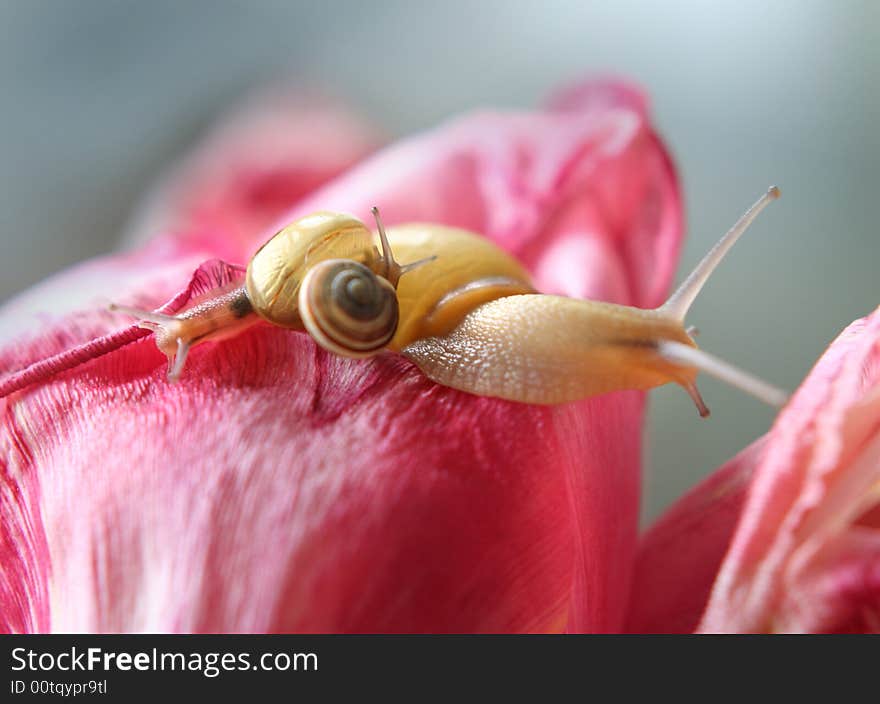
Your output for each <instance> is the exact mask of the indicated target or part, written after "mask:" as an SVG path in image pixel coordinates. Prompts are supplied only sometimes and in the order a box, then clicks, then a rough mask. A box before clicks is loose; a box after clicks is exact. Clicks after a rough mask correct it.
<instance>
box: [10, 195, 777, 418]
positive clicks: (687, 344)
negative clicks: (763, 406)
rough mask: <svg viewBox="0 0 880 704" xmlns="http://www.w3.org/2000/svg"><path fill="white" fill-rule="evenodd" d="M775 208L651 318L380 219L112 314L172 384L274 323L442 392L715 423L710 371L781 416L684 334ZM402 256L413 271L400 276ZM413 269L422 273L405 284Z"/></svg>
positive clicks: (332, 219) (467, 242)
mask: <svg viewBox="0 0 880 704" xmlns="http://www.w3.org/2000/svg"><path fill="white" fill-rule="evenodd" d="M778 197H779V190H778V189H777V188H776V187H775V186H774V187H772V188H770V189H769V190H768V191H767V192H766V193H765V194H764V195H763V196H761V198H759V199H758V201H757V202H756V203H755V204H754V205H752V207H751V208H749V209H748V210H747V211H746V212H745V213H744V214H743V215H742V216H741V217H740V219H739V220H738V221H737V222H736V224H735V225H734V226H733V227H732V228H731V229H730V230H729V231H728V232H727V233H726V234H725V235H724V236H723V237H722V238H721V240H720V241H719V242H718V243H717V244H716V245H715V246H714V247H713V248H712V249H711V250H710V251H709V253H708V254H707V255H706V256H705V258H704V259H703V260H702V261H701V262H700V263H699V264H698V265H697V267H696V268H695V269H694V271H693V272H691V274H690V275H689V276H688V277H687V278H686V279H685V281H684V282H683V283H682V284H681V286H680V287H679V288H678V289H677V290H676V291H675V292H674V293H673V294H672V296H670V297H669V299H668V300H667V301H666V303H664V304H663V305H661V306H660V307H659V308H656V309H652V310H645V309H639V308H634V307H630V306H624V305H617V304H612V303H605V302H601V301H587V300H579V299H573V298H566V297H563V296H554V295H548V294H542V293H539V292H537V291H536V290H535V288H534V286H533V285H532V283H531V280H530V277H529V275H528V273H527V272H526V270H525V269H524V268H523V266H522V265H521V264H520V263H519V262H517V260H516V259H515V258H514V257H512V256H511V255H509V254H507V253H506V252H504V251H503V250H501V249H500V248H499V247H497V246H496V245H494V244H493V243H491V242H490V241H489V240H487V239H485V238H483V237H481V236H479V235H476V234H474V233H470V232H467V231H464V230H460V229H456V228H451V227H444V226H439V225H429V224H410V225H402V226H397V227H394V228H391V229H389V230H388V231H387V232H386V230H385V228H384V227H383V225H382V221H381V219H380V217H379V212H378V209H376V208H373V215H374V217H375V220H376V227H377V231H378V237H379V247H377V246H376V245H375V244H374V241H373V234H372V233H371V231H370V230H369V229H368V228H367V226H366V225H365V224H364V223H362V222H361V221H360V220H358V219H356V218H354V217H353V216H351V215H346V214H341V213H330V212H319V213H315V214H312V215H308V216H306V217H304V218H302V219H300V220H297V221H296V222H294V223H292V224H290V225H288V226H287V227H285V228H284V229H282V230H281V231H279V232H278V233H277V234H276V235H275V236H273V237H272V238H271V239H270V240H269V241H268V242H266V243H265V244H264V245H263V246H262V247H261V248H260V249H259V250H258V251H257V253H256V254H255V255H254V256H253V258H252V259H251V260H250V262H249V263H248V265H247V269H246V270H243V271H244V273H245V276H244V283H241V281H240V280H239V281H235V282H232V283H230V284H228V285H226V286H222V287H220V288H218V289H215V290H213V291H209V292H208V293H206V294H204V295H202V296H200V297H198V298H197V299H196V300H194V301H192V302H191V303H190V304H189V305H188V306H187V307H186V308H185V309H184V310H183V311H181V312H179V313H177V314H176V315H173V316H172V315H165V314H162V313H156V312H149V311H142V310H138V309H135V308H130V307H126V306H115V305H114V306H111V308H112V309H113V310H117V311H119V312H122V313H127V314H129V315H132V316H134V317H136V318H137V319H138V320H139V321H140V322H139V323H138V324H139V325H140V326H142V327H146V328H148V329H149V330H151V331H153V332H154V334H155V341H156V344H157V346H158V347H159V349H160V350H162V351H163V352H164V353H165V354H166V355H167V356H168V359H169V368H168V378H169V380H171V381H175V380H177V379H178V378H179V377H180V375H181V373H182V371H183V369H184V365H185V362H186V358H187V354H188V352H189V351H190V349H192V347H193V346H195V345H197V344H200V343H202V342H205V341H209V340H213V341H218V340H222V339H223V338H227V337H230V336H233V335H237V334H239V333H240V332H242V331H243V330H244V329H245V328H247V327H249V326H251V325H254V324H256V323H259V322H268V323H271V324H273V325H276V326H279V327H282V328H288V329H292V330H299V331H305V332H307V333H309V334H310V335H311V336H312V337H313V338H314V339H315V341H316V342H317V343H318V344H319V345H321V346H322V347H324V348H325V349H327V350H329V351H331V352H333V353H335V354H338V355H343V356H348V357H354V358H363V357H369V356H371V355H375V354H378V353H379V352H381V351H383V350H390V351H392V352H397V353H400V354H402V355H404V356H405V357H407V358H408V359H410V360H411V361H412V362H414V363H415V364H416V366H417V367H418V368H419V369H420V370H421V371H422V372H423V373H424V374H425V375H426V376H427V377H429V378H430V379H432V380H434V381H435V382H437V383H439V384H443V385H445V386H450V387H453V388H456V389H460V390H462V391H467V392H470V393H473V394H478V395H483V396H494V397H499V398H504V399H508V400H513V401H521V402H525V403H535V404H559V403H566V402H570V401H576V400H580V399H584V398H588V397H591V396H595V395H598V394H602V393H607V392H610V391H615V390H622V389H642V390H644V389H650V388H653V387H656V386H660V385H662V384H666V383H669V382H673V383H677V384H679V385H680V386H682V387H683V388H684V389H685V390H686V391H687V392H688V394H689V395H690V396H691V398H692V399H693V401H694V404H695V405H696V407H697V410H698V411H699V413H700V415H701V416H707V415H708V414H709V410H708V408H707V407H706V404H705V403H704V402H703V399H702V397H701V395H700V393H699V391H698V390H697V386H696V377H697V374H698V372H700V371H703V372H706V373H708V374H710V375H714V376H716V377H718V378H720V379H721V380H722V381H726V382H727V383H730V384H731V385H733V386H736V387H738V388H740V389H741V390H743V391H745V392H747V393H750V394H752V395H753V396H756V397H757V398H759V399H761V400H762V401H765V402H767V403H769V404H771V405H775V406H781V405H783V404H784V403H785V400H786V394H785V393H784V392H783V391H781V390H779V389H777V388H775V387H773V386H771V385H769V384H767V383H765V382H763V381H761V380H760V379H757V378H755V377H753V376H752V375H750V374H748V373H746V372H744V371H742V370H740V369H737V368H736V367H734V366H732V365H730V364H728V363H726V362H724V361H722V360H720V359H718V358H716V357H714V356H712V355H710V354H708V353H706V352H704V351H702V350H699V349H698V348H697V346H696V343H695V342H694V339H693V337H694V335H695V331H694V329H693V328H686V327H685V325H684V317H685V315H686V313H687V311H688V309H689V308H690V306H691V304H692V303H693V301H694V299H695V298H696V296H697V294H698V293H699V292H700V290H701V289H702V287H703V285H704V284H705V283H706V281H707V280H708V278H709V276H710V275H711V273H712V272H713V271H714V269H715V268H716V267H717V266H718V264H719V263H720V262H721V260H722V259H723V258H724V256H725V255H726V253H727V252H728V251H729V250H730V248H731V247H732V246H733V244H734V243H735V242H736V240H737V239H738V238H739V237H740V236H741V235H742V234H743V233H744V232H745V231H746V229H747V228H748V226H749V225H750V224H751V223H752V221H753V220H754V219H755V217H756V216H757V215H758V213H759V212H760V211H761V210H763V209H764V208H765V207H766V206H767V205H768V204H769V203H770V202H771V201H773V200H775V199H776V198H778ZM397 256H400V257H402V259H403V260H405V261H409V262H411V263H409V264H406V265H401V264H399V263H398V261H397V259H396V257H397ZM415 269H419V272H418V275H412V276H404V275H405V274H407V273H409V272H411V271H413V270H415ZM56 366H58V365H56ZM46 368H47V369H49V368H50V367H46ZM59 368H60V367H59ZM27 373H28V370H25V372H24V373H23V374H22V377H23V378H24V377H26V375H27ZM31 377H33V374H32V375H31ZM13 382H14V380H12V381H8V380H7V382H4V383H0V396H2V395H5V394H6V393H10V392H11V391H10V390H15V389H16V388H21V386H22V385H25V384H24V383H18V384H15V383H13ZM28 383H30V382H28Z"/></svg>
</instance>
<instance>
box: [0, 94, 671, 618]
mask: <svg viewBox="0 0 880 704" xmlns="http://www.w3.org/2000/svg"><path fill="white" fill-rule="evenodd" d="M373 204H378V205H379V206H380V207H382V208H383V215H385V217H386V219H387V220H388V221H389V222H398V221H403V220H421V221H433V222H440V223H447V224H453V225H459V226H464V227H468V228H470V229H475V230H477V231H481V232H484V233H485V234H487V235H488V236H489V237H491V238H493V239H494V240H495V241H497V242H499V243H501V244H502V245H503V246H505V247H506V248H508V249H509V250H510V251H514V252H516V253H518V254H520V255H521V256H522V257H523V258H524V259H525V261H526V262H527V263H528V264H529V265H530V266H531V267H532V269H533V270H534V271H535V272H537V273H538V283H539V285H540V286H542V287H544V288H545V289H547V290H557V291H565V292H574V293H579V294H586V293H589V294H590V295H592V296H594V297H613V298H616V299H618V300H622V301H624V302H628V303H634V304H638V305H652V304H655V303H657V302H659V299H660V298H661V297H662V295H661V294H662V290H663V289H664V288H666V286H668V283H669V278H670V276H671V273H672V269H671V267H666V268H665V269H664V268H663V267H661V269H660V271H658V272H655V273H654V274H653V275H652V277H649V281H648V282H647V284H646V285H644V286H642V285H640V284H637V283H636V282H635V281H633V280H632V276H633V274H634V272H636V271H638V270H639V267H640V266H642V264H641V263H640V262H642V257H643V256H650V254H648V255H644V254H639V255H638V262H637V261H635V259H636V255H635V254H634V253H633V251H632V248H631V246H630V240H631V239H635V240H639V241H640V242H641V244H642V245H643V247H646V248H647V249H648V251H649V253H650V252H653V253H654V256H656V258H657V260H658V261H661V262H663V261H666V259H667V258H668V255H667V252H669V251H672V252H675V251H676V250H677V247H678V239H679V237H680V226H681V216H680V203H679V199H678V194H677V190H676V184H675V177H674V173H673V171H672V169H671V166H670V164H669V162H668V160H667V158H666V156H665V154H664V153H663V151H662V148H661V147H660V146H659V143H658V142H657V140H656V138H655V137H654V135H653V134H652V132H651V130H650V127H649V126H648V125H647V123H646V121H645V117H644V115H643V114H642V113H641V112H639V111H635V110H632V109H631V108H630V107H629V106H618V107H615V106H606V107H605V108H602V109H599V108H596V107H591V108H589V109H586V110H584V111H582V112H578V111H577V110H571V111H556V112H547V113H539V114H519V115H488V114H483V115H478V116H474V117H472V118H467V119H463V120H459V121H457V122H455V123H452V124H450V125H448V126H446V127H444V128H441V129H438V130H436V131H434V132H432V133H429V134H427V135H424V136H421V137H416V138H414V139H412V140H408V141H406V142H404V143H402V144H401V145H399V146H395V147H392V148H390V149H388V150H386V151H384V152H382V153H381V154H379V155H377V156H376V157H374V158H372V159H370V160H369V161H367V162H366V163H364V164H363V165H362V166H360V167H357V168H356V169H354V170H353V171H352V172H350V173H347V174H345V175H344V176H342V177H341V178H340V179H338V180H337V181H335V182H334V183H332V184H330V185H328V186H327V187H325V188H323V189H321V191H319V192H318V193H316V194H315V195H314V196H312V197H310V198H309V199H308V200H307V201H305V202H302V203H299V204H297V205H296V206H294V207H293V208H292V209H291V211H290V214H289V215H288V216H287V217H285V218H284V219H285V220H287V219H290V218H291V217H293V216H294V215H297V214H300V213H303V212H308V211H310V210H316V209H340V210H346V211H351V212H355V213H357V214H359V215H361V216H362V217H364V218H366V217H367V216H368V208H369V206H371V205H373ZM579 234H580V238H582V239H583V240H584V241H586V242H588V243H589V245H588V246H587V247H583V246H582V242H580V240H579V237H578V235H579ZM264 235H265V233H264ZM264 235H263V236H264ZM261 237H262V236H261ZM261 237H256V236H254V237H253V239H252V241H251V242H250V245H249V246H250V250H251V251H252V250H253V248H255V246H256V245H257V243H258V242H259V241H260V239H261ZM184 241H185V242H186V243H187V244H186V246H187V247H194V246H195V245H193V244H192V243H193V240H192V239H188V238H184ZM202 243H203V241H199V246H201V244H202ZM152 246H157V245H152ZM223 246H225V245H223V244H219V245H218V249H219V250H220V251H223V250H222V247H223ZM566 248H570V251H571V252H572V253H573V259H574V260H575V261H576V262H578V263H579V265H578V266H570V267H568V268H567V269H565V270H564V271H562V272H559V278H558V279H557V278H555V276H554V272H553V269H552V268H548V267H546V266H544V267H543V268H542V263H543V262H544V261H545V260H546V258H548V257H551V256H552V257H560V256H562V255H563V254H564V251H565V250H566ZM150 251H151V249H147V250H145V252H144V253H143V256H145V257H149V253H150ZM186 251H187V252H191V251H192V250H191V249H188V250H186ZM210 254H212V255H213V254H216V252H213V251H212V252H211V253H210ZM575 254H576V257H575V256H574V255H575ZM184 259H185V257H181V261H183V260H184ZM187 261H188V260H187ZM106 265H107V266H108V267H109V268H110V269H111V270H113V269H114V268H115V267H116V266H117V263H116V262H115V261H114V260H110V261H108V262H106ZM177 266H178V263H176V260H175V264H174V265H173V268H175V272H176V271H177V269H176V267H177ZM181 266H182V265H181ZM597 270H601V271H602V272H603V273H602V274H600V275H597V274H596V273H595V272H596V271H597ZM584 282H587V283H584ZM185 283H186V282H185V279H182V280H181V281H180V287H183V286H184V284H185ZM165 285H166V282H165V281H164V280H163V281H162V285H161V286H159V285H157V286H155V287H154V289H155V290H145V289H141V288H140V285H138V286H134V287H131V288H127V289H126V290H125V293H126V300H125V302H128V300H130V299H128V298H127V297H128V296H129V295H130V296H132V297H134V298H137V299H138V300H141V301H145V300H146V299H151V302H152V304H153V305H158V304H159V303H161V302H162V301H163V299H165V298H168V297H170V296H171V295H172V294H173V291H169V290H168V289H167V288H166V287H165ZM154 295H155V296H156V298H153V296H154ZM27 298H29V297H25V299H27ZM31 303H32V301H28V300H24V299H22V301H20V305H23V306H25V307H27V306H28V305H31ZM73 315H81V316H84V317H87V313H85V312H80V313H77V314H73V313H71V316H73ZM98 318H99V320H98V321H97V322H91V323H89V324H90V325H93V326H94V330H95V331H103V332H107V331H109V330H110V323H109V321H108V320H107V319H106V317H105V316H103V315H99V316H98ZM67 319H68V318H65V319H62V320H54V321H52V323H51V324H50V325H48V326H47V327H46V328H45V330H44V332H43V333H42V334H43V335H44V336H45V338H46V339H49V338H50V337H51V334H53V333H54V332H55V331H57V330H59V329H60V328H61V327H62V326H63V325H64V323H65V322H66V320H67ZM53 349H54V348H53ZM163 376H164V359H163V357H162V355H161V354H160V353H159V352H158V351H157V350H156V348H155V345H153V344H152V342H151V340H149V339H142V340H139V341H136V342H133V343H131V344H128V345H126V346H124V347H122V348H120V349H119V350H116V351H114V352H112V353H109V354H105V355H103V356H100V357H98V358H96V359H94V360H92V361H90V362H89V363H88V364H85V365H82V366H80V367H78V368H76V369H73V370H70V371H68V372H65V373H64V374H60V375H57V376H55V377H52V378H51V379H47V380H45V381H44V382H43V383H42V384H40V385H37V386H34V387H31V388H29V389H26V390H24V391H20V392H18V393H17V394H15V395H14V396H12V397H10V398H7V399H5V400H3V401H0V417H2V431H0V443H2V450H3V453H2V455H0V457H3V458H4V459H3V461H4V463H5V464H4V465H3V467H2V468H0V469H2V472H3V476H4V477H6V478H8V481H7V482H6V483H5V484H4V485H3V488H2V491H3V492H4V494H3V498H2V503H0V510H2V511H3V514H2V521H3V523H2V525H3V531H4V532H3V534H2V540H0V549H2V550H3V554H2V556H0V558H2V563H0V564H3V565H4V567H3V570H4V572H3V574H4V577H5V581H4V582H3V588H4V589H5V592H3V594H4V596H3V600H2V603H3V604H25V605H29V608H28V609H27V610H25V609H23V608H19V609H18V611H15V612H14V613H13V612H10V613H11V614H12V615H10V616H8V617H6V626H7V628H9V629H11V630H46V629H50V628H51V629H55V630H100V631H129V630H157V631H166V630H167V631H190V630H193V631H205V630H207V631H212V630H223V631H263V630H270V631H271V630H277V631H286V630H298V631H315V630H318V631H499V630H514V631H528V630H561V629H564V628H568V629H569V630H619V629H620V628H621V627H622V624H623V618H624V611H625V607H626V604H627V594H628V590H629V584H630V576H631V575H630V571H631V563H632V556H633V552H634V546H635V540H636V518H637V505H638V484H639V437H640V433H641V411H642V403H643V399H642V395H641V394H637V393H633V392H628V393H618V394H610V395H607V396H605V397H601V398H597V399H593V400H591V401H588V402H582V403H578V404H569V405H567V406H561V407H533V406H527V405H524V404H517V403H511V402H506V401H501V400H497V399H489V398H478V397H475V396H471V395H468V394H464V393H461V392H457V391H454V390H452V389H448V388H444V387H440V386H437V385H435V384H433V383H432V382H429V381H427V380H426V379H425V378H424V377H423V376H422V375H421V374H420V373H419V372H418V370H417V369H416V368H414V367H413V366H412V365H411V364H410V363H409V362H407V361H406V360H405V359H403V358H401V357H398V356H395V355H392V354H386V355H381V356H379V357H377V358H375V359H372V360H368V361H352V360H345V359H340V358H336V357H333V356H332V355H329V354H327V353H325V352H324V351H323V350H321V349H319V348H317V347H316V346H315V345H314V344H313V343H312V341H311V340H310V338H308V337H307V336H306V335H304V334H300V333H293V332H289V331H284V330H280V329H277V328H272V327H269V326H258V327H256V328H253V329H251V330H250V331H248V332H246V333H244V334H242V335H241V336H239V337H237V338H234V339H231V340H227V341H224V342H223V343H221V344H215V345H212V344H207V345H203V346H200V347H198V348H196V349H195V350H194V351H193V352H192V354H191V356H190V360H189V361H188V368H187V373H186V375H185V377H184V379H183V380H182V381H181V382H180V383H179V384H178V385H176V386H173V387H171V386H168V385H167V384H166V382H165V381H164V378H163ZM22 516H25V517H34V520H30V521H29V522H28V523H27V524H26V525H27V530H23V529H22V526H21V525H20V523H18V522H17V521H20V520H21V517H22Z"/></svg>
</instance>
